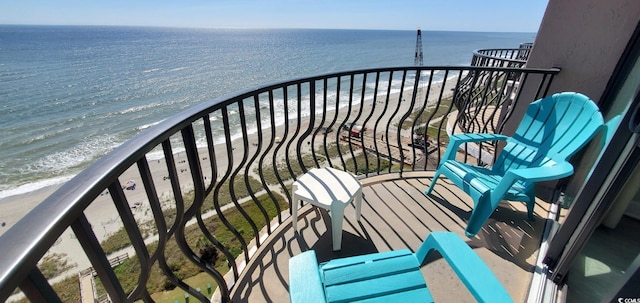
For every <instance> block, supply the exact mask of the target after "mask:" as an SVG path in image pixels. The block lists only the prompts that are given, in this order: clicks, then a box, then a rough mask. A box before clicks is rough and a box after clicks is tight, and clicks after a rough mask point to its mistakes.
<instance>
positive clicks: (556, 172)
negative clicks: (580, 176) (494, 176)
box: [505, 161, 573, 187]
mask: <svg viewBox="0 0 640 303" xmlns="http://www.w3.org/2000/svg"><path fill="white" fill-rule="evenodd" d="M572 174H573V165H571V163H569V162H567V161H560V162H556V163H555V164H554V165H551V166H540V167H532V168H520V169H514V170H510V171H507V172H506V173H505V178H509V177H508V176H509V175H513V178H515V179H518V180H524V181H527V182H541V181H550V180H557V179H561V178H564V177H568V176H571V175H572ZM512 184H513V183H512ZM509 187H510V186H509Z"/></svg>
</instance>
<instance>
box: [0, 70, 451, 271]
mask: <svg viewBox="0 0 640 303" xmlns="http://www.w3.org/2000/svg"><path fill="white" fill-rule="evenodd" d="M455 84H456V79H448V80H447V81H446V87H445V89H444V97H446V96H449V95H450V94H451V89H452V88H453V87H454V86H455ZM440 87H441V83H434V84H432V87H431V94H430V96H429V101H430V102H431V101H432V100H435V99H436V98H437V97H438V94H439V92H440ZM410 93H411V91H410V90H406V91H405V95H404V96H403V98H400V97H399V96H398V94H395V95H392V96H391V100H401V99H404V98H406V99H407V101H406V102H400V105H399V107H400V109H399V111H398V113H399V114H396V115H395V116H394V117H393V118H394V120H399V119H400V118H401V117H402V116H403V115H404V113H406V112H407V111H408V109H409V106H410V102H408V101H409V100H410V99H409V98H410ZM392 105H393V107H394V108H395V107H397V106H398V105H397V102H393V104H392ZM360 106H362V108H363V112H366V113H367V115H368V113H369V112H370V111H371V108H370V107H371V106H373V104H371V102H369V103H364V104H362V105H359V106H356V107H355V108H354V109H352V111H353V112H352V113H351V114H350V115H351V118H350V119H353V118H354V117H355V116H354V115H355V114H357V112H358V110H359V108H360ZM383 107H384V106H381V105H380V104H378V105H377V106H375V110H376V112H377V115H376V114H374V115H373V116H374V117H378V116H380V112H381V111H382V110H383ZM415 110H416V109H415V108H414V111H415ZM393 111H394V110H393V109H388V110H387V113H386V114H385V115H383V116H384V117H383V119H388V118H389V117H390V115H391V114H393ZM347 114H348V112H347V110H346V109H343V110H340V112H339V116H338V121H344V118H345V117H346V115H347ZM333 115H334V112H328V113H327V119H329V118H332V117H333ZM341 119H342V120H341ZM363 119H364V118H361V119H360V121H362V120H363ZM384 121H386V120H384ZM375 122H376V121H375V119H371V120H370V121H369V123H368V124H367V125H364V127H367V129H368V132H369V133H365V135H366V136H370V137H371V139H374V138H376V139H377V138H379V135H377V134H373V127H374V124H375ZM396 122H397V121H396ZM309 123H310V119H309V118H308V117H307V118H303V120H302V121H301V122H300V124H301V130H304V129H307V127H308V124H309ZM319 123H320V121H319V119H316V121H315V124H316V125H315V126H314V128H316V127H317V126H318V125H319ZM327 123H328V122H325V126H326V124H327ZM390 123H391V124H390V125H391V126H393V125H394V124H393V123H394V122H390ZM289 127H290V130H289V133H288V137H283V136H282V134H284V133H285V132H284V130H285V129H284V128H285V127H284V125H281V126H278V127H277V128H276V132H275V134H276V136H281V137H282V138H283V140H294V141H293V142H297V138H292V137H291V136H292V135H293V134H294V133H295V129H296V127H297V123H295V121H294V123H293V124H292V125H291V123H290V125H289ZM300 133H302V131H301V132H300ZM299 135H300V134H298V136H299ZM387 139H392V138H387ZM270 140H271V131H270V130H264V131H263V142H270ZM305 140H307V141H311V137H308V138H306V139H305ZM334 140H335V139H334ZM392 140H393V139H392ZM315 141H316V144H317V145H320V144H322V143H323V142H322V141H323V140H318V139H316V140H315ZM248 142H250V144H249V145H248V146H249V147H248V148H249V155H252V154H253V152H254V151H255V149H256V148H257V147H256V146H255V145H254V144H251V143H253V142H257V134H251V135H249V138H248ZM334 142H335V141H334ZM242 144H243V143H242V141H241V140H240V139H238V140H235V141H234V142H233V143H232V144H231V145H232V146H233V147H234V151H233V153H234V155H233V159H234V161H235V162H236V163H237V162H239V159H242V157H243V154H244V153H243V147H242V146H243V145H242ZM263 144H265V143H263ZM302 146H304V147H305V148H308V149H310V148H311V147H310V146H309V145H307V144H304V145H302ZM295 147H296V145H295V144H293V145H292V149H295ZM262 148H263V149H264V148H265V147H264V146H263V147H262ZM283 150H284V149H282V150H281V151H279V155H278V159H279V160H278V162H280V161H281V160H282V159H284V157H285V155H284V153H283V152H282V151H283ZM215 151H216V155H217V156H216V161H217V165H218V176H220V174H221V173H222V174H224V172H226V171H227V169H228V168H227V161H228V159H229V155H227V154H226V146H224V145H216V146H215ZM270 152H271V153H272V152H273V149H272V150H271V151H270ZM289 152H296V151H295V150H290V151H289ZM301 152H302V153H304V152H305V151H301ZM280 153H281V154H280ZM199 157H200V158H201V161H200V162H201V165H202V171H203V173H204V175H205V176H211V167H210V165H209V164H210V161H208V152H207V150H206V148H203V149H200V150H199ZM186 159H187V158H186V155H185V153H184V152H182V153H178V154H176V155H175V160H176V165H177V171H178V173H179V180H180V185H181V188H183V191H185V192H187V191H190V189H191V188H192V187H193V186H192V181H191V180H190V173H189V166H188V163H187V161H186ZM266 159H267V161H268V163H269V164H270V163H271V160H270V159H271V157H267V158H266ZM291 159H295V158H291ZM256 165H257V163H253V166H256ZM149 167H150V169H151V173H152V176H153V177H154V183H155V186H156V189H157V191H158V195H159V196H160V197H161V200H169V199H163V198H162V197H166V198H168V197H171V196H172V194H171V186H170V182H169V180H166V179H165V178H164V177H165V176H168V173H167V169H166V164H165V161H164V160H150V161H149ZM136 169H137V168H136ZM136 169H133V168H130V169H129V170H127V171H126V172H125V173H124V174H123V175H122V176H121V177H120V182H121V183H122V184H123V185H124V184H125V183H126V182H127V181H128V180H134V182H135V180H140V177H139V174H138V173H137V171H136ZM249 171H250V173H253V168H252V169H250V170H249ZM210 182H211V180H210V178H208V179H207V180H205V185H206V184H209V183H210ZM59 187H60V185H56V186H50V187H46V188H42V189H40V190H37V191H34V192H30V193H26V194H22V195H16V196H11V197H6V198H3V199H0V207H1V209H2V211H1V212H0V222H3V226H1V227H0V240H2V238H1V235H2V234H4V233H5V232H6V231H7V230H8V229H9V228H10V227H11V226H13V225H14V224H15V223H16V222H17V221H18V220H19V219H20V218H22V217H24V215H26V214H27V213H28V212H29V211H30V210H31V209H33V208H34V207H35V206H36V205H37V204H39V203H40V202H42V201H43V200H44V199H45V198H46V197H48V196H49V195H51V194H52V193H53V192H54V191H55V190H57V189H58V188H59ZM124 192H125V194H126V197H127V200H128V202H129V204H130V207H131V209H132V211H133V213H134V216H135V217H136V220H138V222H146V221H150V220H152V219H153V216H152V213H151V210H150V208H149V206H148V202H146V201H147V197H146V194H145V191H144V188H142V186H138V187H137V188H135V189H134V190H125V191H124ZM85 215H86V216H87V218H88V220H89V222H90V223H91V224H92V226H93V230H94V233H95V234H96V236H97V238H98V241H102V240H104V239H105V238H106V237H108V236H109V235H111V234H113V233H114V232H116V231H117V230H119V229H120V228H121V227H122V225H121V222H120V217H119V215H118V212H117V210H116V208H115V206H114V204H113V202H112V200H111V197H110V195H109V194H108V193H106V192H104V193H103V194H101V195H100V196H99V197H98V198H97V199H96V200H95V201H94V202H93V203H92V204H91V205H90V206H89V207H88V208H87V209H86V210H85ZM50 252H55V253H59V254H65V255H66V258H67V259H68V260H69V262H70V263H72V264H75V265H76V266H75V267H74V268H72V269H71V270H69V271H68V272H67V273H66V275H70V274H76V273H77V272H79V271H81V270H84V269H86V268H88V267H89V266H90V263H89V261H88V260H87V258H86V256H85V255H84V253H83V251H82V249H81V247H80V245H79V243H78V242H77V241H76V240H75V237H74V235H73V233H72V232H71V230H70V229H67V231H65V233H63V234H62V236H61V237H60V238H59V239H58V241H57V242H56V244H55V245H54V246H53V247H52V248H51V250H50Z"/></svg>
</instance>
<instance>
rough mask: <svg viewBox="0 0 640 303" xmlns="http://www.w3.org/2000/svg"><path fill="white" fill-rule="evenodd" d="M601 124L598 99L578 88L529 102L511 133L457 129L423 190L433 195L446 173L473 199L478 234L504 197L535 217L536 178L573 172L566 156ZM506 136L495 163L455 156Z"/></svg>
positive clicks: (472, 231) (471, 232)
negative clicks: (466, 148) (465, 148)
mask: <svg viewBox="0 0 640 303" xmlns="http://www.w3.org/2000/svg"><path fill="white" fill-rule="evenodd" d="M602 125H603V118H602V114H601V113H600V111H599V109H598V107H597V106H596V104H595V103H594V102H593V101H591V100H590V99H589V98H588V97H587V96H585V95H582V94H579V93H570V92H566V93H558V94H554V95H552V96H549V97H546V98H544V99H540V100H537V101H535V102H533V103H531V104H530V105H529V107H528V109H527V112H526V114H525V116H524V118H523V119H522V121H521V122H520V125H519V126H518V128H517V130H516V132H515V133H514V135H513V136H511V137H508V136H505V135H500V134H458V135H453V136H451V137H450V141H449V145H448V146H447V150H446V151H445V153H444V157H443V158H442V161H441V162H440V164H439V166H438V169H437V170H436V173H435V175H434V177H433V180H432V181H431V185H429V188H428V189H427V190H426V191H425V194H427V195H428V194H430V193H431V191H432V190H433V187H434V186H435V185H436V181H437V180H438V177H439V176H440V175H441V174H442V175H445V176H447V177H448V178H449V180H451V181H452V182H453V183H454V184H455V185H456V186H458V187H459V188H460V189H462V190H464V191H465V192H466V193H467V194H468V195H469V196H471V198H472V199H473V201H474V207H473V210H472V212H471V216H470V217H469V222H468V225H467V228H466V234H467V236H468V237H473V236H475V235H476V234H477V233H478V231H480V229H481V228H482V226H483V225H484V223H485V222H486V221H487V220H488V219H489V217H490V216H491V214H492V213H493V211H494V210H495V209H496V207H498V203H500V201H502V200H510V201H522V202H525V203H526V205H527V213H528V216H529V219H531V220H533V207H534V205H535V194H534V185H535V183H536V182H540V181H548V180H556V179H560V178H564V177H567V176H570V175H572V174H573V166H572V165H571V164H570V163H569V162H568V159H569V158H570V157H571V156H572V155H573V154H575V153H576V152H577V151H578V150H580V149H581V148H582V147H584V146H585V145H586V144H587V143H588V142H589V141H590V140H591V139H592V138H593V137H594V136H595V135H596V134H597V132H598V130H599V129H600V128H601V127H602ZM497 140H504V141H506V145H505V147H504V149H503V150H502V152H501V153H500V154H499V155H498V157H497V158H496V161H495V163H494V164H493V166H492V167H491V168H485V167H479V166H474V165H470V164H466V163H462V162H458V161H456V160H455V157H456V153H457V150H458V148H459V147H460V145H461V144H463V143H469V142H482V141H497Z"/></svg>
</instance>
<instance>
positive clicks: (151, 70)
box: [142, 68, 161, 74]
mask: <svg viewBox="0 0 640 303" xmlns="http://www.w3.org/2000/svg"><path fill="white" fill-rule="evenodd" d="M159 70H161V68H152V69H148V70H143V71H142V73H143V74H148V73H153V72H157V71H159Z"/></svg>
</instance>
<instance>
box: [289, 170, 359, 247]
mask: <svg viewBox="0 0 640 303" xmlns="http://www.w3.org/2000/svg"><path fill="white" fill-rule="evenodd" d="M292 191H293V194H292V220H293V221H292V223H293V231H294V232H297V231H298V205H299V203H298V201H304V202H308V203H310V204H311V205H315V206H317V207H321V208H324V209H326V210H328V211H329V214H330V215H331V232H332V240H333V250H334V251H336V250H340V249H341V248H342V222H343V221H344V209H345V208H346V207H347V205H349V203H351V202H352V201H354V200H355V204H356V220H358V221H360V210H361V208H362V184H360V181H358V179H356V177H354V176H353V175H352V174H350V173H348V172H345V171H342V170H337V169H334V168H331V167H326V168H313V169H311V170H309V171H308V172H307V173H306V174H304V175H303V176H302V177H300V178H298V180H296V181H295V182H293V189H292Z"/></svg>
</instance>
